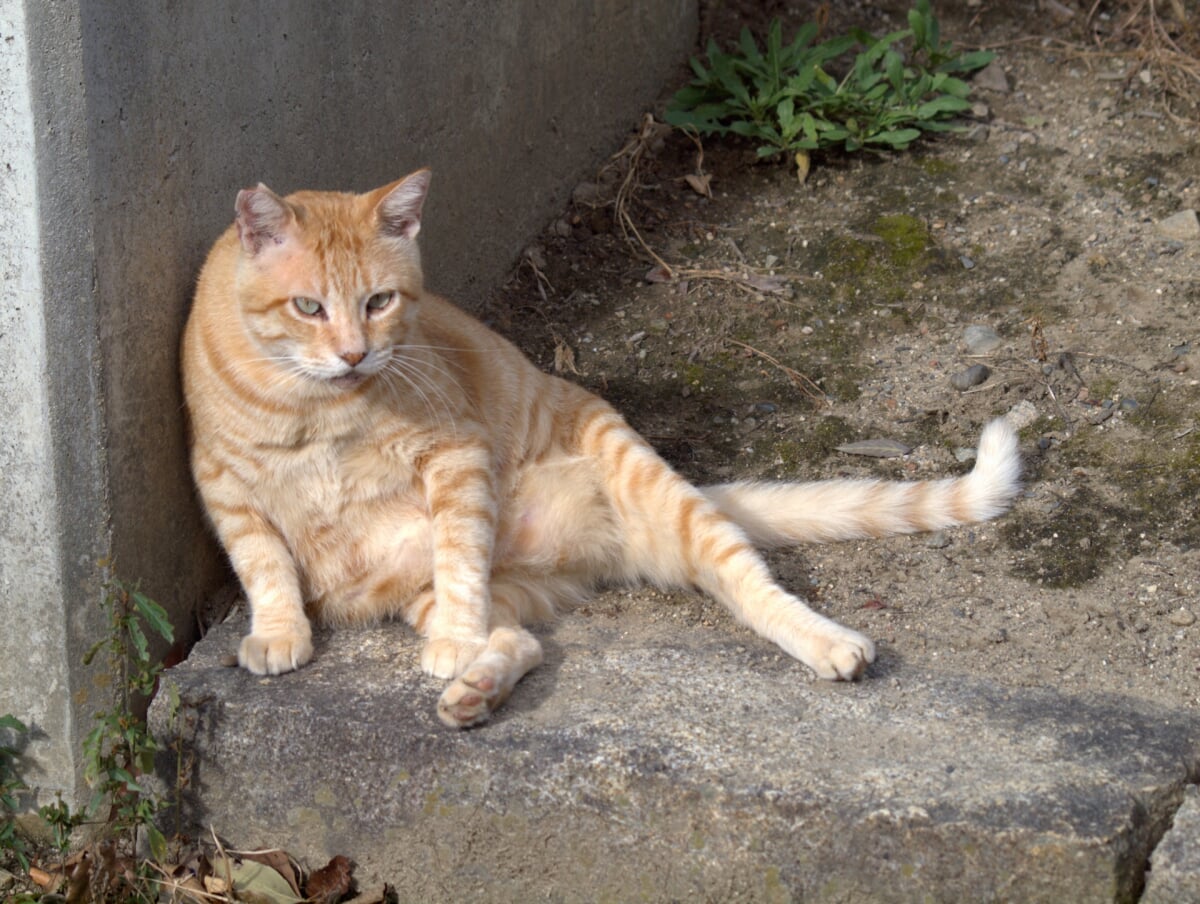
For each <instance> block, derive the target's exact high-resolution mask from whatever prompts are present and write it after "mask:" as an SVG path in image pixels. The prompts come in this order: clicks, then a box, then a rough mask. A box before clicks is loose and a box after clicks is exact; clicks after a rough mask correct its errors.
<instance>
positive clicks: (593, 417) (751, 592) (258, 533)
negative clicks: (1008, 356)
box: [183, 170, 1019, 726]
mask: <svg viewBox="0 0 1200 904" xmlns="http://www.w3.org/2000/svg"><path fill="white" fill-rule="evenodd" d="M428 186H429V172H428V170H420V171H418V172H416V173H413V174H412V175H410V176H408V177H407V178H405V179H402V180H400V181H399V182H395V183H393V184H391V185H387V186H384V187H383V188H380V189H377V190H375V191H372V192H369V193H367V194H363V195H349V194H336V193H326V192H299V193H297V194H294V195H290V196H289V197H287V198H280V197H278V196H277V195H275V194H273V193H272V192H271V191H270V190H269V189H267V188H266V187H265V186H262V185H260V186H259V187H258V188H255V189H250V190H247V191H243V192H241V193H240V194H239V195H238V198H237V205H236V210H237V221H236V223H235V225H234V226H231V227H230V229H229V230H228V231H227V232H226V233H225V234H224V235H223V236H222V237H221V238H220V240H219V241H218V242H217V244H216V246H215V247H214V248H213V250H212V253H211V254H210V255H209V258H208V261H207V263H206V264H205V266H204V269H203V271H202V273H201V275H200V282H199V286H198V288H197V292H196V299H195V304H194V307H193V309H192V312H191V317H190V319H189V321H188V325H187V330H186V332H185V334H184V340H183V378H184V390H185V394H186V398H187V407H188V411H189V414H190V419H191V431H192V447H191V448H192V469H193V472H194V474H195V478H196V483H197V485H198V486H199V489H200V493H201V496H202V497H203V501H204V505H205V506H206V508H207V510H208V514H209V516H210V517H211V519H212V522H213V524H214V525H215V527H216V530H217V533H218V534H219V536H220V539H221V542H222V544H224V547H225V549H226V551H227V552H228V554H229V557H230V559H231V560H232V562H233V566H234V568H235V570H236V571H237V574H238V577H239V578H240V579H241V582H242V586H243V587H244V589H245V591H246V595H247V597H248V598H249V601H250V609H251V613H252V620H251V628H250V633H249V635H247V636H246V637H245V638H244V639H243V641H242V644H241V648H240V651H239V654H238V658H239V660H240V662H241V664H242V665H243V666H245V667H246V668H247V669H249V670H250V671H252V672H255V673H258V674H264V673H270V674H277V673H279V672H285V671H288V670H290V669H295V668H298V667H299V666H302V665H304V663H306V662H307V661H308V660H309V659H310V658H311V656H312V652H313V647H312V640H311V636H312V635H311V630H310V627H309V615H312V616H314V617H318V618H321V619H323V620H325V621H327V622H334V623H338V622H350V621H359V620H364V619H376V618H379V617H380V616H385V615H390V614H400V615H402V616H404V618H405V619H407V620H408V622H409V623H410V624H412V625H413V627H415V628H416V629H417V631H419V632H420V633H421V634H422V635H423V636H424V637H425V646H424V649H423V651H422V653H421V667H422V668H423V669H424V670H425V671H426V672H428V673H429V674H431V675H435V676H437V677H440V678H446V679H453V680H452V681H451V683H450V685H449V686H448V687H447V688H446V690H445V692H444V693H443V694H442V696H441V699H440V701H439V703H438V714H439V716H440V717H441V719H442V720H443V721H444V722H445V723H446V724H448V725H453V726H467V725H473V724H476V723H478V722H481V721H483V720H484V719H486V718H487V716H488V714H489V713H490V712H491V711H492V710H493V709H494V708H495V707H496V706H497V705H499V704H500V703H501V702H502V701H503V700H504V699H505V698H506V697H507V696H508V694H509V692H510V691H511V690H512V689H513V685H515V684H516V682H517V681H518V680H519V679H520V678H521V676H522V675H524V674H525V673H526V672H528V671H529V670H530V669H532V668H533V667H534V666H536V665H537V664H538V663H539V662H540V661H541V656H542V652H541V647H540V645H539V643H538V641H537V639H536V638H535V637H534V636H533V635H532V634H530V633H529V632H528V631H526V630H525V629H524V628H523V627H522V625H523V624H525V623H527V622H529V621H532V620H537V619H543V618H547V617H549V616H551V615H552V614H553V613H554V612H555V611H556V610H558V609H559V608H560V607H563V606H567V605H570V604H572V603H575V602H577V601H579V600H580V599H582V598H584V597H585V595H586V594H587V593H588V592H589V590H590V589H591V588H592V587H593V586H594V585H595V584H597V583H598V582H600V581H635V580H640V581H651V582H653V583H655V584H658V585H660V586H672V587H697V588H699V589H701V590H703V591H705V592H707V593H709V594H711V595H712V596H714V597H716V598H717V599H718V600H720V601H721V602H722V603H724V604H725V605H726V606H728V607H729V609H730V610H731V611H732V612H733V614H734V615H736V616H737V617H738V618H739V619H741V620H742V621H743V622H745V623H746V624H748V625H749V626H750V627H751V628H753V629H754V630H755V631H757V632H758V633H759V634H761V635H762V636H763V637H766V638H768V639H770V640H772V641H774V642H775V643H777V644H778V645H779V646H781V647H782V648H783V649H784V650H786V651H787V652H788V653H789V654H791V655H792V656H794V657H796V658H797V659H799V660H800V661H801V662H803V663H805V664H806V665H807V666H808V667H809V668H811V669H812V670H813V671H814V672H816V673H817V674H818V675H819V676H820V677H822V678H829V679H839V678H841V679H853V678H856V677H858V676H859V675H860V674H861V673H862V671H863V669H864V668H865V667H866V665H867V663H869V662H871V661H872V660H873V659H874V658H875V650H874V647H873V646H872V644H871V641H870V640H868V639H867V638H865V637H863V636H862V635H861V634H858V633H857V632H855V631H851V630H849V629H847V628H843V627H842V626H840V625H838V624H836V623H835V622H832V621H830V620H829V619H827V618H824V617H822V616H820V615H818V614H816V613H815V612H813V611H811V610H810V609H809V608H808V607H807V606H806V605H805V604H804V603H803V602H801V601H800V600H799V599H797V598H796V597H795V596H793V595H792V594H790V593H788V592H787V591H786V590H784V589H783V588H781V587H780V586H779V585H778V584H776V583H775V582H774V580H772V578H771V576H770V574H769V573H768V571H767V568H766V566H765V565H764V563H763V560H762V558H761V557H760V556H759V554H758V552H757V551H756V550H755V548H754V544H757V545H759V546H771V545H781V544H795V543H800V542H804V541H812V540H835V539H844V538H851V537H866V536H881V535H884V534H892V533H904V532H911V531H918V530H932V529H936V528H942V527H948V526H951V525H956V524H962V523H964V522H969V521H977V520H982V519H987V518H991V517H993V516H995V515H997V514H999V513H1000V512H1001V511H1003V510H1004V509H1005V508H1006V507H1007V506H1008V504H1009V502H1010V501H1011V499H1012V498H1013V496H1014V495H1015V493H1016V492H1017V488H1018V483H1017V479H1018V471H1019V461H1018V456H1017V446H1016V439H1015V437H1014V435H1013V433H1012V430H1011V429H1010V428H1009V427H1008V426H1006V425H1005V424H1004V423H1003V422H1002V421H996V422H993V423H992V424H990V425H989V426H988V427H987V428H986V429H985V430H984V432H983V436H982V438H981V440H980V444H979V456H978V460H977V463H976V465H975V469H974V471H972V472H971V473H970V474H969V475H967V476H966V477H962V478H958V479H946V480H938V481H928V482H920V483H886V482H879V481H872V480H864V481H848V480H836V481H826V482H821V483H814V484H751V483H735V484H730V485H726V486H718V487H703V488H696V487H693V486H692V485H691V484H689V483H687V482H686V481H684V480H683V479H682V478H680V477H679V476H678V475H676V474H675V473H674V472H673V471H672V470H671V469H670V467H668V466H667V465H666V464H665V463H664V462H663V461H662V460H661V459H660V458H659V457H658V455H657V454H655V452H654V450H653V449H651V448H650V446H649V445H648V444H647V443H646V442H645V441H644V440H643V439H642V438H641V437H640V436H638V435H637V434H636V433H635V432H634V431H633V430H632V429H630V428H629V426H628V425H626V423H625V421H624V420H622V419H621V417H620V415H618V414H617V413H616V412H615V411H614V410H613V409H612V408H611V407H610V406H609V405H608V404H607V403H605V402H604V401H602V400H601V399H599V398H597V397H596V396H594V395H592V394H591V393H589V392H587V391H586V390H584V389H582V388H580V387H579V386H576V385H574V384H572V383H568V382H566V381H565V380H561V379H558V378H556V377H552V376H548V375H546V374H544V373H542V372H540V371H539V370H537V369H536V368H535V367H534V366H533V365H532V364H531V363H530V362H529V361H528V360H526V358H525V357H524V356H523V355H522V354H521V353H520V352H519V351H517V349H516V348H515V347H514V346H512V345H511V344H509V343H508V342H507V341H506V340H504V339H502V338H501V337H500V336H498V335H496V334H495V333H493V332H492V331H490V330H489V329H487V328H486V327H484V326H483V325H482V324H480V323H479V322H478V321H476V320H474V319H473V318H471V317H469V316H468V315H466V314H465V313H463V312H462V311H460V310H459V309H457V308H456V307H454V306H453V305H451V304H449V303H448V302H446V301H444V300H443V299H441V298H438V297H437V296H434V295H431V294H429V293H427V292H426V291H425V288H424V286H423V285H422V276H421V264H420V257H419V254H418V251H417V245H416V241H415V240H416V237H417V232H418V230H419V229H420V225H421V210H422V206H423V204H424V201H425V194H426V191H427V189H428Z"/></svg>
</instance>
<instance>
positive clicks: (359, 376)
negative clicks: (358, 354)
mask: <svg viewBox="0 0 1200 904" xmlns="http://www.w3.org/2000/svg"><path fill="white" fill-rule="evenodd" d="M366 379H367V374H364V373H362V372H361V371H357V370H352V371H350V372H349V373H344V374H342V375H341V376H340V377H330V379H329V382H330V383H332V384H333V385H334V386H336V387H337V388H338V389H353V388H354V387H355V386H358V385H359V384H360V383H362V382H363V381H364V380H366Z"/></svg>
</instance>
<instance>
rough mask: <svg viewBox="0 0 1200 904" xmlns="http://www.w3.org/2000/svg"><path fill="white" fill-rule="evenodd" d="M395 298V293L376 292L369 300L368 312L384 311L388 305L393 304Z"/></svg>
mask: <svg viewBox="0 0 1200 904" xmlns="http://www.w3.org/2000/svg"><path fill="white" fill-rule="evenodd" d="M395 297H396V293H395V292H376V293H375V294H374V295H372V296H371V297H370V298H368V299H367V310H368V311H382V310H383V309H384V308H386V307H387V306H388V305H390V304H391V303H392V300H393V299H394V298H395Z"/></svg>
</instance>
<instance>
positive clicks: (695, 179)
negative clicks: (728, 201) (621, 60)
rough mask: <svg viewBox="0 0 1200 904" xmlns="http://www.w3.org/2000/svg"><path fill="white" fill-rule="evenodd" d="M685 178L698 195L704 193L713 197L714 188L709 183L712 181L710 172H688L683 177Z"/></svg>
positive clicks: (708, 196) (707, 196)
mask: <svg viewBox="0 0 1200 904" xmlns="http://www.w3.org/2000/svg"><path fill="white" fill-rule="evenodd" d="M683 180H684V181H685V182H686V183H687V184H688V185H690V186H691V188H692V191H694V192H695V193H696V194H698V195H703V196H704V197H706V198H711V197H712V188H711V187H710V186H709V183H710V182H712V175H711V174H710V173H700V174H696V173H688V174H687V175H686V176H684V177H683Z"/></svg>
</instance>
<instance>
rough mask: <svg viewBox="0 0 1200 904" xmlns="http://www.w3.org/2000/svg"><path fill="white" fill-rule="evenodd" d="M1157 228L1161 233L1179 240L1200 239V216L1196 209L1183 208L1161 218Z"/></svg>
mask: <svg viewBox="0 0 1200 904" xmlns="http://www.w3.org/2000/svg"><path fill="white" fill-rule="evenodd" d="M1155 228H1157V229H1158V232H1159V235H1163V236H1166V237H1167V238H1169V239H1174V240H1175V241H1177V242H1184V241H1189V240H1193V239H1200V217H1197V216H1196V211H1194V210H1181V211H1179V213H1175V214H1172V215H1171V216H1169V217H1167V218H1166V219H1165V220H1159V221H1158V224H1157V225H1156V227H1155Z"/></svg>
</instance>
